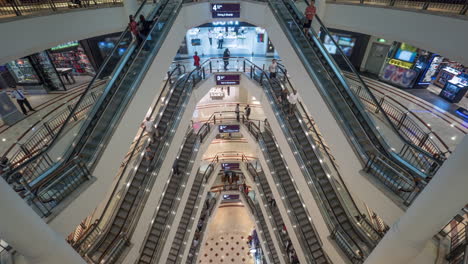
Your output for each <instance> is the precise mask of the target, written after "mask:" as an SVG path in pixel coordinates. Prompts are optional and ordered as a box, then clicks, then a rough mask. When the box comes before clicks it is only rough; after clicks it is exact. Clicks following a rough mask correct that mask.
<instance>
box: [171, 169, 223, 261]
mask: <svg viewBox="0 0 468 264" xmlns="http://www.w3.org/2000/svg"><path fill="white" fill-rule="evenodd" d="M215 165H216V164H214V163H212V164H210V165H209V166H208V168H207V169H206V170H204V171H202V170H199V171H198V172H197V176H196V177H195V180H194V182H193V185H192V190H190V194H189V196H188V198H187V202H186V203H185V208H184V212H183V213H182V218H181V219H180V222H179V227H178V228H177V232H176V234H175V237H174V240H173V241H172V246H171V249H170V251H169V256H168V257H167V260H166V262H165V263H180V262H181V261H182V256H183V254H184V249H185V247H186V244H187V243H184V240H186V239H187V237H188V235H189V234H190V232H187V230H190V229H192V228H195V227H194V226H193V222H194V221H193V220H194V218H195V215H196V214H197V211H198V210H199V209H200V205H199V204H200V200H201V198H202V193H203V191H204V188H205V186H204V184H203V183H206V182H207V180H208V178H209V177H210V176H211V174H216V172H215V171H214V166H215ZM191 226H192V227H191ZM189 245H190V244H189Z"/></svg>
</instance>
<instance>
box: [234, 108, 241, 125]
mask: <svg viewBox="0 0 468 264" xmlns="http://www.w3.org/2000/svg"><path fill="white" fill-rule="evenodd" d="M234 112H236V119H237V122H239V121H240V105H239V104H237V105H236V110H234Z"/></svg>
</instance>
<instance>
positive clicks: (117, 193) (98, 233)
mask: <svg viewBox="0 0 468 264" xmlns="http://www.w3.org/2000/svg"><path fill="white" fill-rule="evenodd" d="M184 73H185V67H184V66H182V65H178V66H177V67H175V68H174V69H173V70H172V71H171V72H169V73H168V79H167V81H166V82H165V84H164V86H163V88H162V91H161V93H160V94H159V96H158V98H157V100H156V102H155V103H154V105H153V107H152V111H151V113H150V114H149V116H150V117H153V118H154V117H156V122H155V123H156V124H159V121H158V120H160V119H161V117H162V113H163V112H164V110H165V109H166V107H167V104H166V103H164V101H166V100H164V101H163V100H162V99H163V95H165V97H166V98H170V96H171V94H172V92H173V91H174V89H175V87H172V89H170V90H169V91H166V90H167V89H169V87H171V84H173V83H176V81H175V79H176V78H177V77H178V76H179V75H182V74H184ZM180 98H182V99H183V98H185V97H184V95H181V96H180ZM167 101H168V100H167ZM158 106H159V108H158ZM158 109H159V110H158ZM181 109H183V108H181ZM156 110H158V111H156ZM176 120H177V118H173V119H172V122H171V123H170V124H168V127H171V125H172V126H173V125H175V124H177V122H174V121H176ZM147 137H148V136H147V133H146V132H145V131H144V130H142V131H141V132H140V134H139V136H138V139H137V140H136V141H135V143H134V144H133V149H132V150H131V152H130V154H129V155H127V158H126V160H125V161H124V162H123V164H122V165H123V166H121V169H120V171H119V174H118V175H119V176H118V181H117V183H116V185H115V188H114V189H113V191H112V194H111V195H110V199H109V200H108V201H107V203H106V205H105V207H104V209H103V211H102V213H101V215H100V216H99V217H98V219H97V220H96V222H95V223H93V224H92V225H91V226H90V228H89V229H88V230H87V231H86V233H85V235H83V236H82V237H81V238H80V239H79V240H78V241H76V242H75V243H74V244H73V245H72V246H73V247H74V248H75V250H76V251H77V252H78V253H79V254H80V255H82V256H86V255H87V254H88V253H89V251H90V250H92V249H93V245H95V244H96V243H97V241H98V240H99V239H101V238H102V237H103V236H104V235H105V233H106V232H107V229H108V228H109V226H110V224H111V223H112V221H113V219H114V214H115V213H116V212H117V210H118V208H119V206H120V204H121V202H123V201H122V200H123V199H121V200H120V201H119V199H120V197H123V195H124V194H125V193H126V192H127V190H128V188H129V186H127V185H124V186H120V184H119V183H120V181H122V180H123V179H124V178H125V177H124V176H127V179H126V182H131V180H132V179H133V177H134V176H135V174H136V170H131V171H129V170H130V167H129V166H130V161H132V160H134V159H135V160H137V159H138V161H137V162H140V161H141V160H142V158H143V157H142V156H141V155H138V154H139V153H140V150H141V149H145V148H146V146H147V145H148V144H149V141H148V140H146V138H147ZM166 140H170V139H168V138H166ZM167 148H168V146H167V145H166V146H165V149H167ZM162 153H164V151H163V150H161V152H160V153H159V156H157V157H155V160H161V157H160V155H162ZM151 172H152V171H149V172H148V174H149V173H151ZM151 175H153V176H154V174H151ZM149 176H150V175H149ZM149 176H148V177H149ZM153 178H154V177H151V180H149V181H148V183H147V186H145V187H144V188H143V189H151V187H150V186H151V183H152V182H153V181H154V179H153ZM148 194H149V193H148ZM141 203H143V202H141ZM137 204H139V207H141V206H142V205H141V204H140V203H137ZM143 205H144V203H143ZM103 219H106V220H109V222H104V221H102V220H103ZM126 232H127V231H122V232H121V233H122V234H124V233H125V234H126ZM120 238H121V239H126V237H124V236H121V237H120ZM116 243H117V242H116ZM119 245H121V243H119ZM117 252H119V251H117Z"/></svg>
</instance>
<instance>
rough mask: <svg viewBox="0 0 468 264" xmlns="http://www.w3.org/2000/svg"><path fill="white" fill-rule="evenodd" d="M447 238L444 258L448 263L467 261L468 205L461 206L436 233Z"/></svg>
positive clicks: (460, 263)
mask: <svg viewBox="0 0 468 264" xmlns="http://www.w3.org/2000/svg"><path fill="white" fill-rule="evenodd" d="M438 234H439V235H440V236H442V237H443V238H445V239H447V240H448V243H449V250H448V253H447V254H446V255H445V259H446V260H447V261H448V263H450V264H467V263H468V207H465V208H463V210H462V212H461V213H459V214H457V215H456V216H455V217H454V218H453V219H452V220H450V221H449V222H448V224H447V225H445V226H444V227H443V228H442V230H441V231H440V232H439V233H438Z"/></svg>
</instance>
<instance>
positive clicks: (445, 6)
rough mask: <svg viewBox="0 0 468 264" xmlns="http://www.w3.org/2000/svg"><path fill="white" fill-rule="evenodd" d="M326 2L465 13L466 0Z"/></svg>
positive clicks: (334, 0) (355, 0) (336, 0)
mask: <svg viewBox="0 0 468 264" xmlns="http://www.w3.org/2000/svg"><path fill="white" fill-rule="evenodd" d="M327 3H340V4H341V3H343V4H359V5H370V6H380V7H390V8H398V9H408V10H415V11H428V12H434V13H448V14H455V15H462V16H466V15H467V10H468V2H467V1H466V0H328V1H327Z"/></svg>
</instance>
